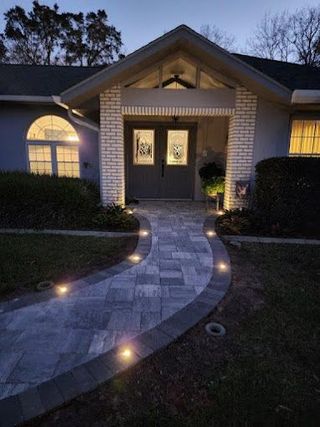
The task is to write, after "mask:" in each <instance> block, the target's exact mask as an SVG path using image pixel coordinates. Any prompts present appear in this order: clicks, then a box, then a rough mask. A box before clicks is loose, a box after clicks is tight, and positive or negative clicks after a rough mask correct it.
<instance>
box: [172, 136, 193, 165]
mask: <svg viewBox="0 0 320 427" xmlns="http://www.w3.org/2000/svg"><path fill="white" fill-rule="evenodd" d="M188 144H189V131H188V130H168V135H167V165H169V166H170V165H171V166H187V165H188Z"/></svg>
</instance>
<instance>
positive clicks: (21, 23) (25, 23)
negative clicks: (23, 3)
mask: <svg viewBox="0 0 320 427" xmlns="http://www.w3.org/2000/svg"><path fill="white" fill-rule="evenodd" d="M32 5H33V7H32V11H30V12H29V13H26V12H25V10H24V9H23V8H22V7H20V6H15V7H13V8H11V9H9V10H8V12H6V13H5V20H6V27H5V37H6V39H7V41H8V45H9V49H8V50H9V55H10V59H11V61H12V62H18V63H27V64H47V65H49V64H51V63H52V62H56V61H57V58H53V55H54V53H55V50H56V49H57V48H58V46H59V34H60V25H59V14H58V9H59V8H58V6H57V5H56V4H55V5H54V6H53V7H52V8H50V7H49V6H45V5H40V4H39V3H38V1H34V2H33V3H32Z"/></svg>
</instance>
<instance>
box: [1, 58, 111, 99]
mask: <svg viewBox="0 0 320 427" xmlns="http://www.w3.org/2000/svg"><path fill="white" fill-rule="evenodd" d="M102 68H103V67H101V66H100V67H71V66H70V67H68V66H58V65H16V64H0V95H26V96H50V95H59V94H60V93H61V92H62V91H64V90H65V89H67V88H69V87H71V86H73V85H75V84H77V83H79V82H80V81H81V80H85V79H86V78H88V77H90V76H92V75H93V74H95V73H96V72H98V71H99V70H101V69H102Z"/></svg>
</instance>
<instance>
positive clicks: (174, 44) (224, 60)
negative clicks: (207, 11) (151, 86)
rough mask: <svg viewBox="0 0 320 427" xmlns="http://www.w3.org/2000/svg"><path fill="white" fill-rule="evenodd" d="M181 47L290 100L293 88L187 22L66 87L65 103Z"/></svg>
mask: <svg viewBox="0 0 320 427" xmlns="http://www.w3.org/2000/svg"><path fill="white" fill-rule="evenodd" d="M178 49H180V50H182V51H185V52H186V53H189V54H191V55H193V56H194V57H196V58H197V59H199V60H200V61H202V62H203V63H205V64H206V65H207V66H209V67H211V68H213V69H216V70H217V71H218V72H220V73H221V74H224V75H226V76H228V77H231V78H232V79H234V80H235V81H236V82H238V83H239V84H242V85H244V86H245V87H247V88H248V89H249V90H251V91H252V92H254V93H257V94H260V95H262V96H266V97H269V98H270V99H273V100H276V101H278V102H284V103H290V100H291V90H290V89H288V88H287V87H285V86H284V85H282V84H281V83H279V82H277V81H276V80H274V79H272V78H270V77H269V76H268V75H267V74H264V73H263V72H261V71H260V70H259V69H257V68H254V67H253V66H251V65H250V64H248V63H246V62H245V61H242V60H241V59H240V58H238V57H237V56H235V55H232V54H231V53H229V52H227V51H226V50H224V49H222V48H221V47H219V46H217V45H216V44H215V43H212V42H211V41H210V40H208V39H207V38H205V37H203V36H202V35H200V34H198V33H196V32H195V31H193V30H192V29H191V28H189V27H187V26H186V25H181V26H179V27H177V28H175V29H174V30H172V31H169V32H168V33H166V34H164V35H163V36H161V37H159V38H157V39H156V40H154V41H152V42H151V43H149V44H147V45H146V46H144V47H142V48H140V49H138V50H136V51H135V52H133V53H131V54H130V55H128V56H127V57H125V58H124V59H122V60H120V61H118V62H117V63H115V64H113V65H111V66H109V67H108V68H106V69H103V70H101V71H99V72H98V73H96V74H95V75H93V76H91V77H89V78H88V79H86V80H84V81H83V82H80V83H78V84H76V85H75V86H73V87H71V88H69V89H67V90H65V91H64V92H63V93H62V94H61V99H62V102H64V103H66V104H68V105H71V106H76V105H77V104H80V103H82V102H85V101H86V100H88V99H90V98H92V97H94V96H96V95H98V94H99V93H101V92H102V91H104V90H106V89H107V88H108V87H111V86H113V85H115V84H117V83H119V82H121V81H123V80H124V79H126V78H129V77H130V76H132V75H133V74H135V73H138V72H140V71H141V70H143V69H146V68H147V67H150V66H151V65H153V64H155V63H156V62H158V61H160V60H162V59H163V58H165V57H166V56H167V55H169V54H171V53H173V52H177V50H178Z"/></svg>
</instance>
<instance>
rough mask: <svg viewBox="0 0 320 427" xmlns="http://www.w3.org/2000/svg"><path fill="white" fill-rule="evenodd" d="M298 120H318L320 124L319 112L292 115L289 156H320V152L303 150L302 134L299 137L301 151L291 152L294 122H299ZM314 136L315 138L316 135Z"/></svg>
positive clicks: (319, 124)
mask: <svg viewBox="0 0 320 427" xmlns="http://www.w3.org/2000/svg"><path fill="white" fill-rule="evenodd" d="M297 121H298V122H305V121H311V122H318V126H320V116H319V115H318V114H316V115H304V114H303V115H300V114H299V115H294V116H292V117H291V120H290V129H289V141H288V156H289V157H320V152H319V153H314V152H312V153H304V152H301V149H302V135H301V136H299V138H300V139H301V141H300V142H299V144H300V152H299V153H297V152H294V153H291V152H290V148H291V137H292V130H293V123H294V122H297ZM303 128H304V127H303ZM314 138H315V136H314ZM319 139H320V138H319ZM312 144H313V147H314V144H315V140H314V139H313V142H312Z"/></svg>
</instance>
